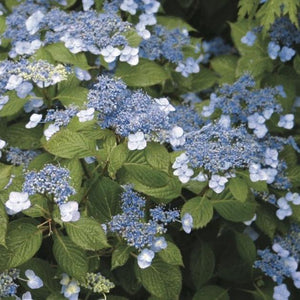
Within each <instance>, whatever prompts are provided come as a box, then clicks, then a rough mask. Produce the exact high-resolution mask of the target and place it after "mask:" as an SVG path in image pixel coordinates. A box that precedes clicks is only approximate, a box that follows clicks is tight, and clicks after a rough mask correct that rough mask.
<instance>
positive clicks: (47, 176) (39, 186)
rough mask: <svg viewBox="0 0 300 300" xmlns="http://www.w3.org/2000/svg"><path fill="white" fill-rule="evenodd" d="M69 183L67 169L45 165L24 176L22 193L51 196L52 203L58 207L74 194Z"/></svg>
mask: <svg viewBox="0 0 300 300" xmlns="http://www.w3.org/2000/svg"><path fill="white" fill-rule="evenodd" d="M69 182H70V172H69V170H68V169H65V168H61V167H57V166H54V165H52V164H47V165H45V167H44V168H43V169H42V170H40V171H38V172H36V171H30V172H28V173H27V174H26V175H25V182H24V184H23V190H22V191H23V192H25V193H28V194H29V195H34V194H36V193H39V194H48V195H53V200H54V202H55V203H57V204H59V205H60V204H63V203H66V202H67V201H68V198H69V197H70V196H71V195H74V194H75V190H74V188H72V187H71V186H70V183H69Z"/></svg>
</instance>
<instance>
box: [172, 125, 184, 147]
mask: <svg viewBox="0 0 300 300" xmlns="http://www.w3.org/2000/svg"><path fill="white" fill-rule="evenodd" d="M184 143H185V137H184V131H183V129H182V128H181V127H179V126H175V127H173V128H172V129H171V131H170V144H171V145H172V146H173V147H177V146H182V145H184Z"/></svg>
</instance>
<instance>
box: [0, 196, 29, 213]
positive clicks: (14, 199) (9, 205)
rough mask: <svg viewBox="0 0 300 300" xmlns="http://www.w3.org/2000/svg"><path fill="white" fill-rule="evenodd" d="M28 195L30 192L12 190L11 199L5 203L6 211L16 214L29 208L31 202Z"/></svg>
mask: <svg viewBox="0 0 300 300" xmlns="http://www.w3.org/2000/svg"><path fill="white" fill-rule="evenodd" d="M28 197H29V195H28V193H19V192H11V193H10V194H9V199H8V200H7V201H6V203H5V207H6V212H7V213H8V214H9V215H14V214H17V213H18V212H20V211H22V210H25V209H27V208H29V207H30V205H31V202H30V200H29V198H28Z"/></svg>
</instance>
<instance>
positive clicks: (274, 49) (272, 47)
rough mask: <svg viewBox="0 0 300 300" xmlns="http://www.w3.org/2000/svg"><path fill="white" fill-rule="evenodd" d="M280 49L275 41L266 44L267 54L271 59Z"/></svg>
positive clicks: (276, 55) (275, 56) (274, 57)
mask: <svg viewBox="0 0 300 300" xmlns="http://www.w3.org/2000/svg"><path fill="white" fill-rule="evenodd" d="M279 51H280V46H279V45H278V44H276V43H275V42H270V43H269V44H268V54H269V57H270V58H271V59H273V60H274V59H276V58H277V57H278V54H279Z"/></svg>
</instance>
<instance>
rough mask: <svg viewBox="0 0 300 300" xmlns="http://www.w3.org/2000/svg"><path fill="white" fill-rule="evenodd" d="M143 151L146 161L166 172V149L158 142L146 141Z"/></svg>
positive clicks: (168, 163) (167, 155)
mask: <svg viewBox="0 0 300 300" xmlns="http://www.w3.org/2000/svg"><path fill="white" fill-rule="evenodd" d="M144 151H145V157H146V160H147V162H148V163H149V164H150V165H151V166H152V167H154V168H157V169H160V170H162V171H165V172H168V171H169V166H170V157H169V153H168V151H167V149H166V148H165V147H164V146H163V145H161V144H158V143H153V142H152V143H148V144H147V147H146V149H145V150H144Z"/></svg>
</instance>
